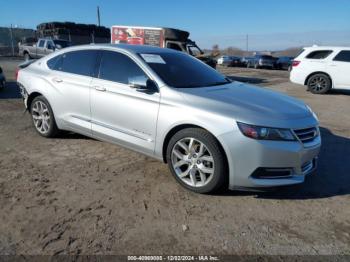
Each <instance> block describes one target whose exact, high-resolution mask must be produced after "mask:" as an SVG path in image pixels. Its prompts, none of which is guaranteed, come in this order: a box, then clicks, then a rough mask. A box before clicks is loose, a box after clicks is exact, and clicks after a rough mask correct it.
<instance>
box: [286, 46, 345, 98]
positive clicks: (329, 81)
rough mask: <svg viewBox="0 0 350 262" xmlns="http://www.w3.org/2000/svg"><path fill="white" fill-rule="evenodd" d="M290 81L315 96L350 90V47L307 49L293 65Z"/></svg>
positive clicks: (316, 47)
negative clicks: (306, 88)
mask: <svg viewBox="0 0 350 262" xmlns="http://www.w3.org/2000/svg"><path fill="white" fill-rule="evenodd" d="M290 80H291V81H292V82H293V83H297V84H301V85H307V86H308V90H309V91H311V92H312V93H314V94H324V93H326V92H328V91H329V90H330V89H332V88H334V89H335V88H340V89H349V90H350V47H319V46H314V47H306V48H304V49H303V51H302V53H301V54H300V55H299V56H297V57H296V58H295V59H294V61H293V64H292V71H291V73H290Z"/></svg>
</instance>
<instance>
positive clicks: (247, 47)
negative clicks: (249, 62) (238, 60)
mask: <svg viewBox="0 0 350 262" xmlns="http://www.w3.org/2000/svg"><path fill="white" fill-rule="evenodd" d="M245 46H246V51H247V52H248V51H249V36H248V34H247V35H246V39H245Z"/></svg>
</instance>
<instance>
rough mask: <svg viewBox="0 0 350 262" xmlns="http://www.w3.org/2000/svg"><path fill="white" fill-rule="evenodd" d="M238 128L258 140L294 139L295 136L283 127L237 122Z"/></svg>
mask: <svg viewBox="0 0 350 262" xmlns="http://www.w3.org/2000/svg"><path fill="white" fill-rule="evenodd" d="M237 124H238V127H239V130H241V132H242V134H243V135H245V136H247V137H250V138H253V139H259V140H284V141H295V140H296V138H295V136H294V134H293V133H292V131H291V130H289V129H285V128H273V127H262V126H254V125H248V124H244V123H240V122H237Z"/></svg>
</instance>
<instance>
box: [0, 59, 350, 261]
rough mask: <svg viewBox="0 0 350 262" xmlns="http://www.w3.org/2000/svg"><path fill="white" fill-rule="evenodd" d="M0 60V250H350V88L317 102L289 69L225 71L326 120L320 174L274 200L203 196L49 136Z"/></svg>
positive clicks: (108, 152)
mask: <svg viewBox="0 0 350 262" xmlns="http://www.w3.org/2000/svg"><path fill="white" fill-rule="evenodd" d="M17 63H18V61H16V60H8V59H7V60H5V59H4V58H2V59H0V66H2V67H3V69H4V71H5V74H6V76H7V78H8V81H9V83H8V86H7V87H6V89H5V90H3V91H1V92H0V221H1V222H0V254H28V255H29V254H31V255H34V254H126V255H132V254H141V255H144V254H153V255H157V254H168V255H169V254H173V255H174V254H177V255H179V254H181V255H183V254H201V255H203V254H204V255H208V254H350V113H349V112H350V103H349V102H350V92H346V91H338V92H332V93H331V94H327V95H312V94H310V93H308V92H306V91H305V88H304V87H302V86H298V85H294V84H291V83H289V81H288V72H285V71H272V70H254V69H249V70H248V69H240V68H221V69H220V70H222V71H223V72H224V73H225V74H227V75H228V76H231V77H233V78H234V79H236V80H239V81H245V82H250V83H254V84H258V85H261V86H266V87H268V88H271V89H274V90H278V91H280V92H285V93H288V94H289V95H292V96H294V97H297V98H300V99H302V100H304V101H305V102H306V103H308V104H309V105H310V106H311V107H312V108H313V110H314V111H315V112H316V113H317V115H318V117H319V119H320V123H321V132H322V139H323V147H322V152H321V155H320V161H319V169H318V172H317V173H316V174H314V175H312V176H310V177H308V179H307V181H306V182H305V183H304V184H303V185H298V186H293V187H288V188H282V189H279V190H277V191H273V192H265V193H247V192H246V193H243V192H230V191H227V192H223V193H221V194H216V195H199V194H195V193H191V192H189V191H187V190H185V189H183V188H182V187H181V186H180V185H179V184H178V183H176V181H175V180H174V178H173V177H172V176H171V174H170V172H169V171H168V169H167V166H166V165H164V164H162V163H160V162H157V161H156V160H153V159H151V158H148V157H145V156H143V155H140V154H138V153H135V152H132V151H130V150H127V149H124V148H121V147H118V146H115V145H111V144H107V143H104V142H99V141H96V140H92V139H89V138H86V137H83V136H80V135H75V134H68V135H65V136H64V137H61V138H57V139H44V138H42V137H40V136H39V135H38V134H37V133H36V132H35V131H34V128H33V127H32V124H31V120H30V117H29V115H28V114H23V109H24V107H23V105H22V101H21V99H19V94H18V89H17V87H16V85H15V83H14V82H13V78H14V67H15V66H16V64H17Z"/></svg>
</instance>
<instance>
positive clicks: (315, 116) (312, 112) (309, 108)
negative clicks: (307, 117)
mask: <svg viewBox="0 0 350 262" xmlns="http://www.w3.org/2000/svg"><path fill="white" fill-rule="evenodd" d="M305 106H306V108H307V109H308V110H309V111H310V113H311V114H312V116H313V117H314V118H315V119H316V120H317V121H319V120H318V117H317V115H316V114H315V112H314V111H312V109H311V107H309V106H308V105H305Z"/></svg>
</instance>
